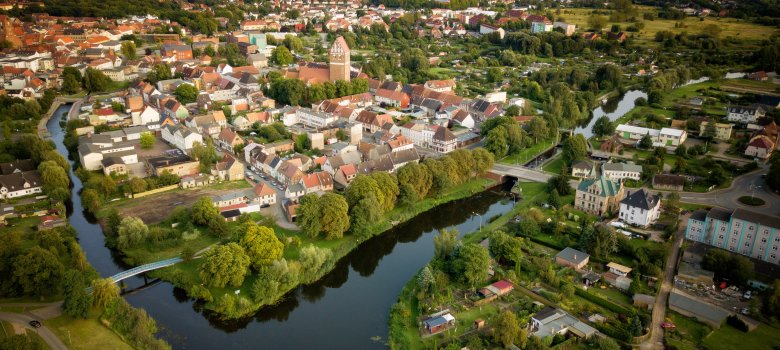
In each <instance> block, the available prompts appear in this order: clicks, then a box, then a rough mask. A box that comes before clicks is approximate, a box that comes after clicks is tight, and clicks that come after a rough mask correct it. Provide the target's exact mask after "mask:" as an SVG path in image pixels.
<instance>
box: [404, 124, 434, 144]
mask: <svg viewBox="0 0 780 350" xmlns="http://www.w3.org/2000/svg"><path fill="white" fill-rule="evenodd" d="M435 133H436V131H435V130H434V129H433V128H432V127H431V125H428V124H423V123H415V122H409V123H406V124H405V125H404V126H403V127H401V135H403V136H404V137H406V138H407V139H409V140H411V141H412V143H414V144H415V145H417V146H420V147H425V148H430V147H431V145H432V144H433V135H434V134H435Z"/></svg>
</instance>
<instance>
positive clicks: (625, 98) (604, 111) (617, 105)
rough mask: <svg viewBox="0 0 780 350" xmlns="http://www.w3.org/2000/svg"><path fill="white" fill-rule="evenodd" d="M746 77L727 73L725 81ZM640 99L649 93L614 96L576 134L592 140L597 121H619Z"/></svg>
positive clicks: (703, 79) (640, 91) (632, 92)
mask: <svg viewBox="0 0 780 350" xmlns="http://www.w3.org/2000/svg"><path fill="white" fill-rule="evenodd" d="M744 75H745V73H726V75H725V76H724V79H736V78H742V77H743V76H744ZM708 80H710V78H708V77H701V78H698V79H691V80H689V81H688V82H687V83H685V84H683V85H682V86H686V85H691V84H698V83H703V82H705V81H708ZM640 97H644V98H647V93H646V92H644V91H642V90H629V91H626V93H625V94H622V95H619V96H614V97H612V98H609V99H607V102H606V103H604V104H603V105H601V106H599V107H596V108H595V109H594V110H593V112H592V113H591V118H590V119H588V121H587V123H584V124H583V125H580V126H578V127H577V128H576V129H574V133H575V134H582V135H583V136H585V139H590V138H591V137H592V136H593V124H596V120H598V119H599V118H601V117H603V116H605V115H606V116H607V117H609V120H611V121H615V120H617V119H618V118H620V117H622V116H624V115H625V114H626V113H628V112H630V111H631V110H632V109H634V107H636V104H635V103H634V101H636V99H637V98H640Z"/></svg>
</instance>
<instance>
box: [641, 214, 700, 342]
mask: <svg viewBox="0 0 780 350" xmlns="http://www.w3.org/2000/svg"><path fill="white" fill-rule="evenodd" d="M688 216H690V215H685V216H683V217H681V218H680V219H681V220H682V223H681V224H680V228H679V229H678V230H677V232H675V234H674V242H673V243H672V251H671V252H670V254H669V256H668V257H667V258H666V267H665V268H664V278H663V282H661V290H660V291H659V292H658V295H657V296H656V298H655V305H653V319H652V323H651V325H650V331H651V332H652V334H651V335H650V338H648V339H647V340H646V341H645V342H644V343H642V345H641V346H640V349H642V350H663V349H664V332H663V329H661V323H663V322H664V319H665V318H666V302H667V300H669V292H670V291H671V290H672V283H673V282H674V275H675V271H676V270H677V261H678V259H679V256H680V247H681V246H682V242H683V238H685V227H686V225H687V222H688Z"/></svg>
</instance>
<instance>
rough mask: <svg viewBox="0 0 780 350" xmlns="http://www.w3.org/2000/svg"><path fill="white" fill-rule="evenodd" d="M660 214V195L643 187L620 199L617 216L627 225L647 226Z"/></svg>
mask: <svg viewBox="0 0 780 350" xmlns="http://www.w3.org/2000/svg"><path fill="white" fill-rule="evenodd" d="M660 216H661V196H659V195H654V194H651V193H649V192H647V191H645V190H644V189H639V190H638V191H636V192H634V193H629V194H628V195H627V196H626V198H624V199H623V200H621V201H620V214H619V215H618V217H619V218H620V219H621V220H623V221H624V222H626V223H627V224H629V225H636V226H641V227H648V226H650V225H652V224H653V223H655V221H656V220H658V218H659V217H660Z"/></svg>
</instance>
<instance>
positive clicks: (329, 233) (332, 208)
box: [319, 173, 386, 239]
mask: <svg viewBox="0 0 780 350" xmlns="http://www.w3.org/2000/svg"><path fill="white" fill-rule="evenodd" d="M384 174H386V173H384ZM319 202H320V205H319V209H320V213H319V220H320V230H321V231H322V232H323V233H325V239H337V238H341V237H343V236H344V232H346V231H347V229H348V228H349V216H348V214H347V211H348V208H349V207H348V205H347V200H346V199H344V196H341V195H338V194H335V193H326V194H324V195H322V197H320V198H319Z"/></svg>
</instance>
